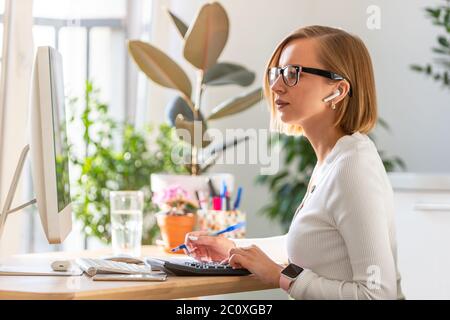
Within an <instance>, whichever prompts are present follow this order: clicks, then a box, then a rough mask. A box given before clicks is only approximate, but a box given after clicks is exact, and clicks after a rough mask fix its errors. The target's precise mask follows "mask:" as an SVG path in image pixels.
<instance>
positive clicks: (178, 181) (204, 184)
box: [150, 173, 234, 199]
mask: <svg viewBox="0 0 450 320" xmlns="http://www.w3.org/2000/svg"><path fill="white" fill-rule="evenodd" d="M208 178H210V179H211V182H212V184H213V186H214V188H215V189H216V192H217V193H220V190H221V189H222V182H223V181H225V183H226V185H227V190H228V191H229V192H230V193H232V192H233V188H234V177H233V175H232V174H229V173H211V174H205V175H200V176H191V175H187V174H160V173H157V174H152V175H151V176H150V182H151V190H152V192H159V191H162V190H164V189H166V188H168V187H170V186H174V185H179V186H180V187H182V188H183V189H185V190H186V191H187V192H188V193H189V197H190V198H191V199H196V196H195V191H203V192H205V193H206V194H209V187H208Z"/></svg>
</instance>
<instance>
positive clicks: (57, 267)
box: [51, 260, 71, 271]
mask: <svg viewBox="0 0 450 320" xmlns="http://www.w3.org/2000/svg"><path fill="white" fill-rule="evenodd" d="M70 266H71V264H70V261H68V260H57V261H53V262H52V264H51V267H52V269H53V271H68V270H69V269H70Z"/></svg>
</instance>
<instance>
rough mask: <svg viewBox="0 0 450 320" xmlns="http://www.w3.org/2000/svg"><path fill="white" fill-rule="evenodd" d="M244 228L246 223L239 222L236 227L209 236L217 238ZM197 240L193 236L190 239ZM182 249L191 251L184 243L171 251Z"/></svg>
mask: <svg viewBox="0 0 450 320" xmlns="http://www.w3.org/2000/svg"><path fill="white" fill-rule="evenodd" d="M243 226H245V222H239V223H237V224H234V225H232V226H229V227H227V228H225V229H222V230H220V231H216V232H213V233H210V234H208V236H213V237H215V236H218V235H220V234H222V233H226V232H231V231H234V230H237V229H239V228H242V227H243ZM196 238H197V237H193V236H191V237H190V238H189V239H192V240H197V239H196ZM181 249H186V250H187V251H188V252H189V250H188V248H187V246H186V244H184V243H183V244H180V245H179V246H178V247H175V248H173V249H172V250H171V251H172V252H175V251H178V250H181Z"/></svg>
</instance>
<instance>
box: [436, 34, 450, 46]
mask: <svg viewBox="0 0 450 320" xmlns="http://www.w3.org/2000/svg"><path fill="white" fill-rule="evenodd" d="M438 42H439V44H440V45H441V46H443V47H446V48H449V47H450V44H449V42H448V39H447V38H446V37H443V36H439V37H438Z"/></svg>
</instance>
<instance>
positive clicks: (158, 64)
mask: <svg viewBox="0 0 450 320" xmlns="http://www.w3.org/2000/svg"><path fill="white" fill-rule="evenodd" d="M128 49H129V51H130V54H131V56H132V57H133V59H134V61H135V62H136V64H137V65H138V66H139V68H140V69H141V70H142V72H144V73H145V74H146V75H147V77H149V78H150V79H151V80H153V81H154V82H156V83H157V84H159V85H161V86H163V87H166V88H171V89H176V90H178V91H180V92H181V93H182V94H183V98H184V99H189V101H190V97H191V92H192V86H191V82H190V80H189V78H188V76H187V75H186V73H185V72H184V71H183V69H182V68H181V67H180V66H179V65H178V64H177V63H176V62H175V61H173V60H172V59H171V58H170V57H169V56H168V55H166V54H165V53H164V52H162V51H161V50H159V49H158V48H156V47H154V46H152V45H151V44H148V43H145V42H142V41H139V40H130V41H129V42H128Z"/></svg>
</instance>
